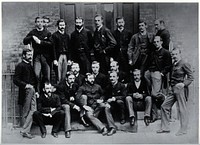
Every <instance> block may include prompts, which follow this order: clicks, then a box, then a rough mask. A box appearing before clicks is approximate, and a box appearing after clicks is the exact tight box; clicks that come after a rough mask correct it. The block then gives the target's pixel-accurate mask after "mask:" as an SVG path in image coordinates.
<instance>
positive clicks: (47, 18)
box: [42, 16, 50, 22]
mask: <svg viewBox="0 0 200 145" xmlns="http://www.w3.org/2000/svg"><path fill="white" fill-rule="evenodd" d="M42 18H43V19H46V20H48V21H49V22H50V18H49V17H48V16H43V17H42Z"/></svg>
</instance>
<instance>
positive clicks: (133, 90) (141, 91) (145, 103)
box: [126, 69, 152, 126]
mask: <svg viewBox="0 0 200 145" xmlns="http://www.w3.org/2000/svg"><path fill="white" fill-rule="evenodd" d="M133 79H134V81H133V82H131V83H128V86H127V97H126V106H127V107H128V112H129V118H130V125H131V126H134V125H135V122H136V121H137V110H140V109H141V108H142V109H144V110H145V111H144V122H145V125H146V126H148V125H149V123H150V115H151V106H152V100H151V96H149V93H148V89H147V84H146V80H145V79H143V78H142V76H141V71H140V70H138V69H135V70H134V71H133Z"/></svg>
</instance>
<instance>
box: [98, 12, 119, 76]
mask: <svg viewBox="0 0 200 145" xmlns="http://www.w3.org/2000/svg"><path fill="white" fill-rule="evenodd" d="M94 21H95V25H96V30H95V32H94V54H95V58H96V60H97V61H98V62H99V63H100V65H101V66H100V68H101V70H100V71H101V72H102V73H103V74H108V70H109V65H110V59H111V58H112V57H113V56H112V55H113V52H114V47H115V45H116V44H117V42H116V40H115V38H114V36H113V35H112V33H111V32H110V30H109V29H108V28H106V27H105V26H103V17H102V16H101V15H96V16H95V17H94Z"/></svg>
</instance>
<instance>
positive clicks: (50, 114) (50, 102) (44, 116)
mask: <svg viewBox="0 0 200 145" xmlns="http://www.w3.org/2000/svg"><path fill="white" fill-rule="evenodd" d="M64 118H65V112H64V111H63V110H61V103H60V98H59V96H58V95H56V94H54V93H52V85H51V84H50V83H49V82H45V83H44V87H43V93H42V95H40V97H39V99H38V111H35V112H34V114H33V120H34V121H35V122H36V123H37V124H38V125H39V127H40V131H41V133H42V134H41V137H42V138H45V137H46V134H47V130H46V127H45V124H48V125H50V124H53V128H52V131H51V135H52V136H53V137H55V138H58V131H59V129H60V126H61V124H62V122H63V120H64Z"/></svg>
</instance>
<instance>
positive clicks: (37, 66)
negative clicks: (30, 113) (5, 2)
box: [23, 17, 53, 92]
mask: <svg viewBox="0 0 200 145" xmlns="http://www.w3.org/2000/svg"><path fill="white" fill-rule="evenodd" d="M35 26H36V28H35V29H33V30H32V31H30V32H29V33H28V34H27V36H26V37H25V38H24V40H23V43H24V44H25V45H28V44H30V45H31V46H32V48H33V50H34V54H33V64H34V71H35V74H36V77H37V82H38V84H37V87H38V91H39V92H40V89H41V83H42V78H41V72H42V76H43V80H45V81H50V64H51V60H52V58H51V53H52V51H53V50H52V47H51V46H52V41H51V39H50V38H51V33H50V32H49V31H48V30H47V29H45V28H44V23H43V19H42V18H41V17H36V18H35Z"/></svg>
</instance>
